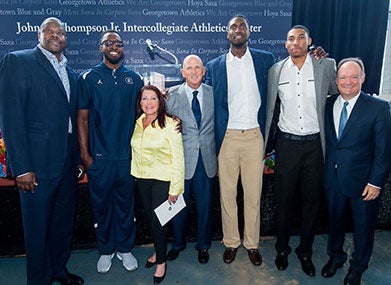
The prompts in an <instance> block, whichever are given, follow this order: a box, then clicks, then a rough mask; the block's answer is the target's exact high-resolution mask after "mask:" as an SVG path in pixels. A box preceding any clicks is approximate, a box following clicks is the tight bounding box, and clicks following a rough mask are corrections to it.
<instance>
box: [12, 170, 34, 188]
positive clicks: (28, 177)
mask: <svg viewBox="0 0 391 285" xmlns="http://www.w3.org/2000/svg"><path fill="white" fill-rule="evenodd" d="M15 182H16V186H17V187H18V188H19V189H21V190H23V192H25V193H26V191H30V192H31V193H34V192H35V187H36V186H38V183H37V181H36V180H35V173H34V172H28V173H26V174H24V175H22V176H19V177H16V178H15Z"/></svg>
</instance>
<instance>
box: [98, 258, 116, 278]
mask: <svg viewBox="0 0 391 285" xmlns="http://www.w3.org/2000/svg"><path fill="white" fill-rule="evenodd" d="M113 256H114V253H113V254H108V255H101V256H100V257H99V260H98V263H97V264H96V270H98V272H99V273H106V272H107V271H109V270H110V267H111V259H112V258H113Z"/></svg>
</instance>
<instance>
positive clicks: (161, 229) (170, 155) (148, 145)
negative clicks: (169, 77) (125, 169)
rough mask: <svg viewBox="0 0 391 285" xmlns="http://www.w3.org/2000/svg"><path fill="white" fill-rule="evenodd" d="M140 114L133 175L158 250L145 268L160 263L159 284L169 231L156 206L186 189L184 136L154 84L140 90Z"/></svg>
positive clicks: (134, 140)
mask: <svg viewBox="0 0 391 285" xmlns="http://www.w3.org/2000/svg"><path fill="white" fill-rule="evenodd" d="M137 115H138V116H139V118H138V119H137V121H136V126H135V129H134V133H133V137H132V141H131V147H132V163H131V174H132V175H133V176H134V177H136V183H137V188H138V190H139V193H140V197H141V200H142V202H143V206H144V211H145V214H146V216H147V220H148V224H149V229H150V231H151V234H152V239H153V242H154V246H155V253H154V254H153V255H152V256H150V257H149V258H148V260H147V263H146V264H145V267H147V268H149V267H152V266H153V265H155V264H157V266H156V270H155V273H154V276H153V282H154V284H159V283H160V282H161V281H163V279H164V277H165V276H166V269H167V263H166V251H167V232H166V227H165V226H161V224H160V222H159V220H158V218H157V216H156V214H155V212H154V209H155V208H156V207H158V206H159V205H160V204H161V203H163V202H164V201H166V200H167V199H168V201H169V203H175V202H176V200H177V198H178V195H179V194H181V193H183V192H184V169H185V165H184V156H183V145H182V135H181V133H179V132H178V131H177V130H176V129H175V128H176V122H175V121H174V120H173V119H172V118H171V117H169V116H168V115H167V111H166V105H165V99H164V97H163V94H162V93H161V92H160V90H159V89H158V88H156V87H155V86H153V85H146V86H144V87H143V88H142V89H141V90H140V93H139V95H138V98H137Z"/></svg>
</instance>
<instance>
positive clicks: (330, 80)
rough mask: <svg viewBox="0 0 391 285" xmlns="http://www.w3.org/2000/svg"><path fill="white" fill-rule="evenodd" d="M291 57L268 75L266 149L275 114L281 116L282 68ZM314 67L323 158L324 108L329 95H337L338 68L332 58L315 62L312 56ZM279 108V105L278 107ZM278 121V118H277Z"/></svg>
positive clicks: (272, 69)
mask: <svg viewBox="0 0 391 285" xmlns="http://www.w3.org/2000/svg"><path fill="white" fill-rule="evenodd" d="M288 58H289V57H287V58H285V59H283V60H281V61H279V62H277V63H276V64H274V65H273V66H272V67H271V68H270V69H269V73H268V84H267V86H268V92H267V96H268V97H267V106H266V127H265V147H266V144H267V141H268V139H269V136H271V135H272V134H269V133H270V129H271V127H275V126H272V120H273V115H274V112H275V111H277V112H278V114H279V111H280V110H275V109H276V108H275V107H276V101H277V95H278V81H279V78H280V74H281V70H282V67H283V66H284V64H285V62H286V61H287V60H288ZM311 59H312V65H313V68H314V81H315V95H316V113H317V115H318V122H319V128H320V138H321V142H322V149H323V156H324V153H325V133H324V107H325V104H326V99H327V97H328V96H329V95H333V94H337V93H338V89H337V85H336V83H335V77H336V72H335V70H336V68H335V60H334V59H331V58H323V59H319V60H315V59H314V58H313V57H312V56H311ZM278 106H279V105H278ZM277 120H278V118H277Z"/></svg>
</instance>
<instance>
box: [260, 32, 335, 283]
mask: <svg viewBox="0 0 391 285" xmlns="http://www.w3.org/2000/svg"><path fill="white" fill-rule="evenodd" d="M311 43H312V40H311V38H310V37H309V31H308V29H307V28H306V27H304V26H300V25H297V26H294V27H292V28H291V29H290V30H289V32H288V34H287V40H286V43H285V47H286V49H287V51H288V53H289V57H287V58H286V59H284V60H282V61H280V62H278V63H276V64H275V65H273V66H272V67H271V68H270V69H269V73H268V100H267V107H266V115H267V120H266V127H265V134H266V138H265V142H266V143H267V140H268V137H269V132H270V130H271V129H273V127H276V126H275V125H274V124H273V125H272V121H273V116H275V118H278V119H277V122H278V123H277V126H278V131H277V140H276V145H275V151H276V167H275V173H276V176H275V179H276V180H275V189H276V200H277V201H276V207H277V242H276V245H275V247H276V250H277V257H276V260H275V264H276V266H277V268H278V269H279V270H285V269H286V268H287V267H288V255H289V253H290V252H291V248H290V246H289V239H290V235H291V232H290V230H291V229H290V223H291V207H292V201H293V196H294V192H295V190H296V186H298V183H300V193H301V197H302V228H301V234H300V244H299V246H298V247H297V248H296V254H297V256H298V258H299V260H300V262H301V265H302V269H303V271H304V272H305V273H306V274H308V275H309V276H315V266H314V264H313V263H312V260H311V256H312V244H313V240H314V233H313V225H314V222H315V216H316V212H317V209H318V204H319V197H320V193H321V179H322V177H321V173H322V165H323V158H324V150H325V148H324V145H325V135H324V106H325V103H326V98H327V96H328V95H331V94H335V93H337V92H338V90H337V86H336V84H335V61H334V60H333V59H329V58H322V59H319V60H314V58H313V57H312V56H309V54H308V52H307V51H308V47H309V46H310V45H311ZM275 111H276V112H279V113H276V114H274V113H275ZM270 133H272V132H270ZM270 136H272V135H270Z"/></svg>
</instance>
